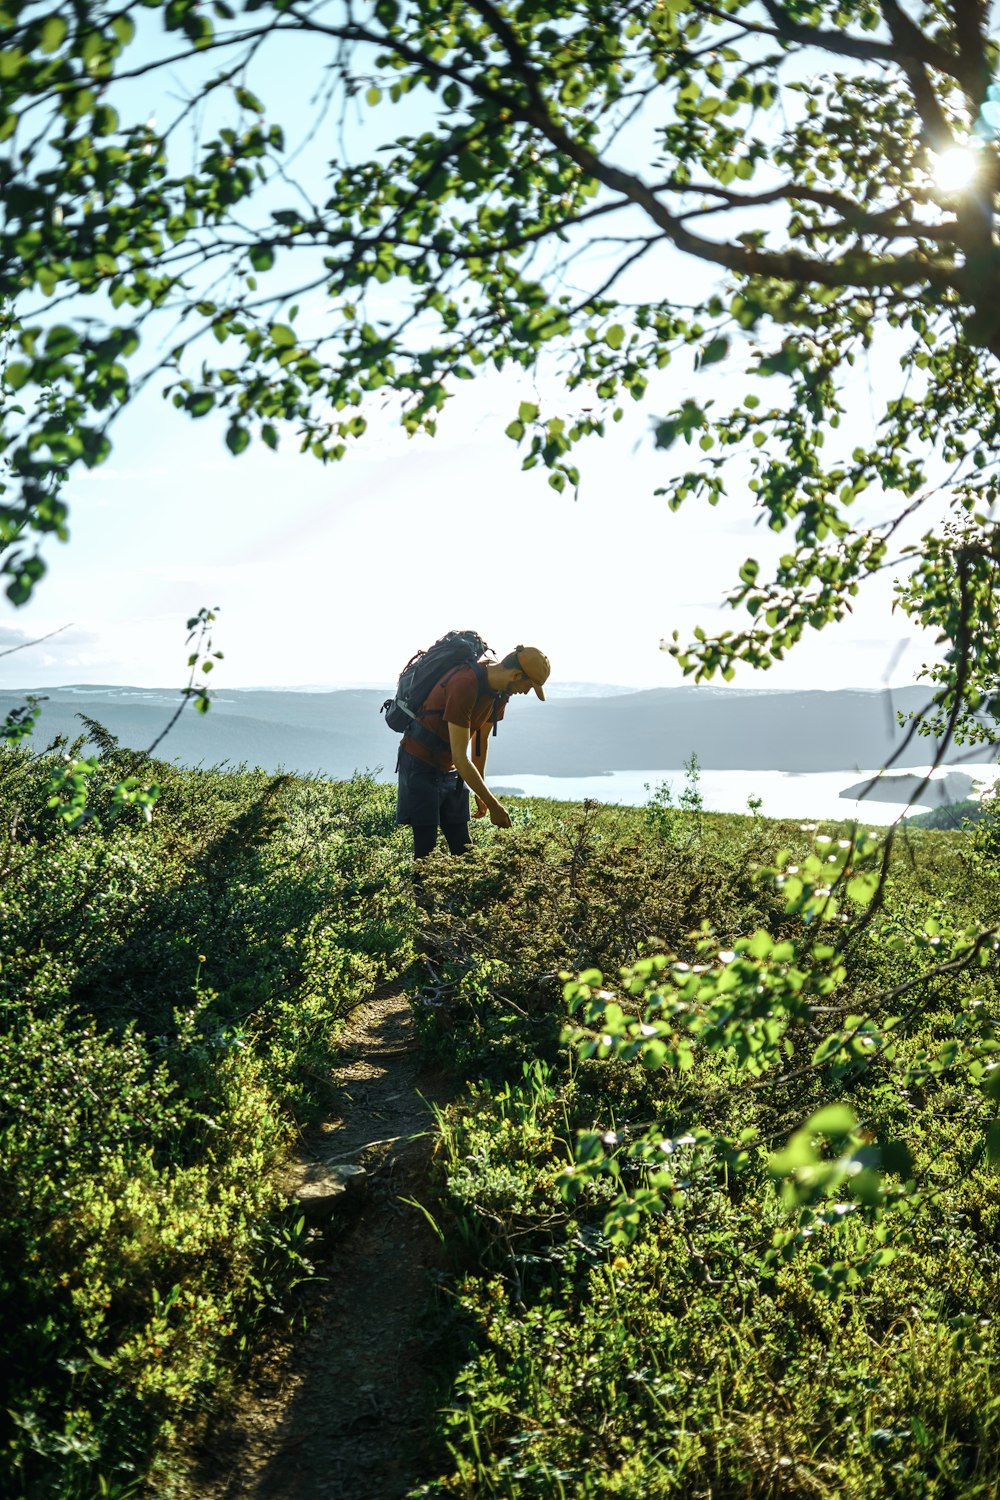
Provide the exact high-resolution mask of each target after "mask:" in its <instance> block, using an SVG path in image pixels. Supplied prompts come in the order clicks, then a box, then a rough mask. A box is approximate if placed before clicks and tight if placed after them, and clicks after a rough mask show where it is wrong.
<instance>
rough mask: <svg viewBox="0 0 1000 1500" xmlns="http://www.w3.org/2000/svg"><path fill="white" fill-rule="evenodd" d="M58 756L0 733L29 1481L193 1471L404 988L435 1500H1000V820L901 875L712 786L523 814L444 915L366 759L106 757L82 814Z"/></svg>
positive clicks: (951, 836) (82, 1488)
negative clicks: (307, 1162) (145, 794)
mask: <svg viewBox="0 0 1000 1500" xmlns="http://www.w3.org/2000/svg"><path fill="white" fill-rule="evenodd" d="M54 769H55V766H54V763H53V762H51V761H46V760H45V759H44V758H43V759H37V758H32V757H30V756H29V755H28V754H27V753H26V752H24V751H23V750H21V749H18V748H16V747H13V748H9V749H8V750H6V751H5V752H3V754H2V756H0V839H2V844H0V858H2V866H3V878H2V881H0V930H2V932H3V952H2V955H0V964H2V967H0V1003H2V1006H3V1036H2V1040H0V1070H2V1076H0V1098H2V1099H3V1100H4V1104H3V1106H2V1135H0V1152H2V1158H0V1185H2V1193H3V1210H4V1212H3V1220H2V1229H0V1235H2V1256H0V1265H2V1267H3V1269H2V1272H0V1299H2V1305H0V1326H2V1327H3V1329H4V1334H3V1338H4V1348H3V1351H2V1352H3V1361H2V1368H3V1370H4V1375H3V1382H4V1392H3V1398H4V1399H3V1407H4V1409H5V1411H6V1412H8V1413H9V1414H10V1415H9V1417H8V1418H7V1422H8V1430H7V1433H6V1435H5V1443H4V1458H3V1465H4V1477H3V1480H2V1486H0V1487H2V1488H3V1491H4V1493H11V1494H14V1495H19V1496H25V1497H28V1496H31V1497H40V1496H45V1497H46V1500H49V1497H64V1500H84V1497H87V1500H89V1497H91V1496H95V1495H108V1496H118V1497H124V1496H126V1495H129V1494H140V1493H143V1492H145V1491H146V1490H147V1489H148V1487H149V1486H150V1484H152V1485H153V1487H154V1488H155V1489H156V1490H157V1491H158V1492H162V1493H168V1492H169V1491H170V1488H171V1486H174V1489H175V1493H178V1494H183V1493H184V1484H185V1481H184V1479H183V1477H182V1476H183V1471H184V1459H183V1454H184V1452H185V1450H186V1449H187V1448H188V1447H189V1446H190V1443H191V1440H192V1437H196V1436H197V1434H198V1431H199V1425H200V1424H204V1423H205V1421H206V1413H209V1414H211V1413H212V1412H213V1411H216V1410H217V1409H218V1407H219V1404H220V1403H221V1402H224V1400H225V1397H226V1393H227V1390H230V1389H232V1387H233V1385H234V1381H235V1378H236V1377H237V1376H239V1377H240V1378H242V1376H243V1374H245V1371H246V1367H247V1364H248V1361H249V1360H250V1352H251V1348H252V1347H253V1346H256V1345H258V1344H259V1343H260V1342H261V1340H260V1337H259V1335H260V1333H261V1332H262V1331H263V1330H266V1329H267V1328H269V1327H276V1326H277V1327H281V1328H283V1329H286V1328H287V1327H288V1325H289V1322H290V1321H291V1322H293V1323H294V1321H295V1319H296V1318H299V1317H300V1316H301V1311H302V1306H303V1304H302V1301H301V1291H300V1290H297V1287H296V1284H297V1283H299V1282H301V1281H302V1280H303V1279H305V1278H308V1277H309V1276H310V1275H311V1273H312V1270H313V1265H314V1261H315V1255H316V1247H315V1246H314V1244H313V1243H312V1242H311V1241H310V1239H309V1236H308V1234H307V1233H306V1231H305V1229H304V1227H303V1224H302V1222H301V1220H300V1218H299V1217H298V1215H297V1212H296V1211H295V1210H293V1209H291V1208H290V1207H289V1206H288V1204H287V1202H286V1201H285V1199H284V1198H283V1197H282V1196H281V1194H280V1193H279V1191H278V1189H277V1188H276V1186H275V1177H274V1168H275V1167H276V1165H277V1164H278V1163H280V1162H281V1161H282V1159H283V1158H284V1157H285V1156H286V1155H287V1153H288V1151H289V1149H290V1145H291V1141H292V1137H293V1135H294V1132H295V1129H296V1127H302V1126H305V1125H308V1124H309V1122H310V1121H315V1120H317V1119H318V1118H320V1117H322V1116H323V1115H324V1114H328V1113H329V1112H330V1111H331V1110H332V1109H333V1108H335V1106H336V1102H337V1101H336V1100H334V1099H332V1098H331V1097H330V1090H329V1085H328V1083H327V1081H326V1080H327V1078H328V1075H329V1064H330V1061H331V1059H332V1057H333V1056H334V1055H335V1051H336V1046H337V1026H338V1021H339V1018H341V1017H342V1016H343V1015H344V1014H345V1013H346V1012H347V1011H348V1010H349V1009H350V1008H351V1007H352V1006H353V1005H354V1004H356V1003H357V1002H358V1001H359V1000H361V999H362V998H363V997H364V996H365V995H366V994H368V993H369V992H370V991H371V989H372V988H373V987H374V986H376V985H378V984H379V983H380V982H382V981H386V980H393V979H395V978H397V977H399V976H400V975H401V974H402V973H403V971H404V970H405V971H406V978H405V980H404V981H403V982H405V983H406V984H407V986H408V987H409V990H410V993H411V995H412V998H413V1002H414V1006H415V1010H416V1015H417V1022H418V1027H419V1033H420V1037H421V1041H422V1046H423V1049H424V1051H425V1054H426V1056H427V1058H428V1059H429V1060H430V1061H432V1062H433V1063H434V1064H435V1065H436V1066H438V1067H439V1068H441V1069H443V1070H444V1071H445V1072H446V1073H447V1075H448V1076H449V1078H450V1080H451V1094H452V1100H453V1102H452V1103H451V1104H450V1105H449V1106H448V1107H447V1108H446V1109H444V1110H443V1111H442V1113H441V1116H440V1141H439V1145H438V1149H437V1153H436V1158H435V1166H434V1168H433V1172H432V1179H431V1184H430V1187H429V1189H428V1191H427V1195H426V1198H425V1201H424V1207H425V1209H426V1212H427V1213H428V1214H429V1215H430V1216H431V1218H432V1219H433V1221H434V1223H435V1224H436V1226H437V1228H438V1230H439V1232H440V1235H441V1236H442V1238H443V1241H444V1245H445V1250H446V1259H447V1265H448V1268H449V1269H448V1271H447V1274H446V1277H445V1280H444V1282H443V1284H442V1286H441V1287H440V1288H438V1289H437V1290H436V1291H435V1290H434V1289H433V1288H432V1287H431V1286H428V1292H427V1295H428V1299H429V1300H430V1299H431V1298H432V1297H436V1298H437V1299H438V1307H437V1311H436V1313H435V1315H434V1316H435V1325H436V1327H437V1328H438V1329H440V1327H441V1326H442V1323H443V1325H444V1326H445V1328H446V1330H447V1338H446V1340H445V1345H446V1352H445V1356H444V1358H443V1359H442V1360H440V1361H439V1364H438V1367H437V1369H436V1371H435V1372H434V1378H435V1379H436V1380H437V1382H438V1401H437V1405H438V1409H439V1418H438V1428H437V1431H436V1432H434V1433H428V1434H427V1440H428V1446H427V1452H426V1466H425V1472H424V1474H423V1476H422V1479H421V1482H420V1483H419V1484H417V1485H416V1487H415V1488H414V1490H413V1494H414V1495H420V1496H423V1497H438V1500H443V1497H444V1496H463V1497H469V1500H471V1497H472V1496H476V1497H482V1496H496V1497H501V1496H502V1497H509V1500H515V1497H516V1500H522V1497H525V1500H526V1497H529V1496H530V1497H538V1500H543V1497H544V1500H548V1497H550V1496H556V1495H564V1496H574V1497H576V1496H580V1497H583V1496H616V1497H621V1496H634V1497H636V1500H639V1497H643V1500H645V1497H648V1496H661V1495H662V1496H685V1495H691V1494H696V1493H708V1492H711V1493H712V1494H713V1495H716V1496H734V1497H735V1496H744V1495H746V1496H751V1495H752V1496H770V1495H802V1496H806V1495H809V1496H812V1495H842V1494H851V1495H859V1496H864V1497H868V1496H871V1497H876V1496H878V1497H881V1496H907V1497H910V1496H913V1497H918V1496H919V1497H924V1496H928V1497H930V1496H953V1495H962V1496H974V1495H984V1496H985V1495H988V1494H991V1493H993V1490H994V1488H995V1457H994V1455H995V1452H996V1447H997V1440H998V1436H1000V1433H998V1427H1000V1388H998V1385H997V1376H996V1371H997V1369H998V1361H997V1354H998V1349H997V1330H996V1326H995V1320H994V1315H993V1310H994V1308H995V1306H996V1302H997V1293H998V1290H1000V1255H998V1251H997V1243H998V1234H997V1231H998V1228H1000V1177H998V1176H997V1174H996V1171H995V1169H994V1167H993V1165H992V1163H991V1154H990V1148H991V1146H995V1126H992V1125H991V1121H993V1119H994V1116H995V1113H996V1110H995V1106H994V1104H993V1103H992V1099H993V1098H994V1097H995V1094H996V1089H995V1088H994V1087H993V1078H994V1076H995V1074H994V1059H995V1057H996V1055H997V1051H998V1044H997V1041H996V1040H995V1033H996V1028H997V1026H998V1024H1000V1011H998V1004H997V992H996V978H995V958H994V952H995V942H994V938H993V936H992V934H993V931H994V929H995V926H996V923H997V921H998V916H1000V874H998V872H997V869H996V862H995V854H994V851H993V850H992V848H991V846H990V844H989V840H988V839H986V838H985V837H983V836H982V835H978V834H971V833H968V832H956V833H941V832H935V831H924V830H918V831H915V832H912V833H910V834H908V835H907V836H906V837H905V838H904V837H903V836H902V835H900V836H899V837H898V838H897V840H896V841H895V844H894V846H893V848H892V852H891V856H890V858H889V860H888V862H887V863H886V866H885V869H884V871H881V868H880V867H876V863H875V860H876V857H877V859H878V860H881V859H882V857H883V851H882V850H881V849H880V850H878V851H873V852H872V853H866V850H865V845H864V843H863V842H860V841H859V840H858V839H856V838H855V837H854V836H853V834H852V832H851V830H850V829H849V828H848V827H847V826H846V825H839V826H838V825H826V826H821V827H819V828H817V827H814V826H809V825H806V826H800V825H799V824H779V823H776V822H773V821H771V820H768V819H765V818H762V817H760V816H758V815H754V816H746V817H736V816H721V815H716V814H713V813H711V812H710V811H705V810H704V809H703V807H702V806H701V799H700V798H699V796H698V794H697V784H696V781H695V777H694V772H695V770H696V768H692V774H691V776H690V779H689V788H688V793H689V795H688V798H687V801H686V802H685V803H683V805H677V806H674V805H673V804H672V803H671V802H669V801H668V800H667V799H665V797H664V796H663V795H657V794H656V793H653V794H652V795H651V799H650V804H649V806H648V807H647V808H646V809H639V810H628V809H611V808H607V809H606V808H600V807H597V806H594V805H590V804H584V805H583V806H582V807H581V806H575V805H569V804H558V803H543V802H532V801H521V802H512V803H511V806H512V809H513V813H514V821H515V827H514V829H513V830H512V832H510V833H498V832H496V831H494V830H492V829H488V828H482V827H477V829H476V838H477V848H476V850H475V852H474V854H473V855H472V856H470V857H469V858H468V859H461V860H451V859H449V858H447V857H445V856H440V857H432V859H431V861H430V862H429V865H428V867H427V870H426V874H425V878H424V879H423V881H422V882H421V883H420V886H419V888H418V893H417V896H418V899H417V900H416V901H415V900H414V891H413V886H412V883H411V879H410V869H409V858H408V852H407V842H406V839H405V837H403V836H401V835H400V834H399V833H398V832H397V831H396V830H395V828H394V824H393V806H392V792H391V790H388V789H386V788H382V787H378V786H375V785H374V784H372V783H371V782H369V781H367V780H365V779H363V778H360V777H359V778H356V779H355V780H353V781H351V782H348V783H342V784H333V783H322V782H318V781H311V780H301V779H291V778H281V777H279V778H268V777H265V776H263V775H261V774H260V773H257V772H251V771H246V770H237V771H227V772H222V771H211V772H186V773H185V772H178V771H176V770H173V769H171V768H169V767H166V766H163V765H160V766H156V767H155V768H154V769H155V774H156V775H157V778H158V781H159V785H160V793H159V796H158V798H157V799H156V801H155V804H154V805H153V806H152V808H151V810H150V817H149V819H148V820H147V817H146V814H145V811H144V808H143V807H142V806H141V805H138V806H125V807H124V808H122V809H120V810H119V812H118V815H117V817H114V818H112V817H111V816H110V808H109V803H110V801H111V799H112V798H113V796H114V795H115V790H116V788H119V787H120V786H121V785H122V784H123V783H124V782H127V780H128V777H129V775H131V774H134V773H135V769H136V768H135V766H134V764H132V763H131V762H129V758H128V756H127V755H126V754H125V753H124V752H121V751H119V750H118V749H117V748H116V747H115V746H114V745H113V744H109V745H107V746H106V747H105V749H104V751H103V753H102V755H101V756H100V757H99V758H98V759H97V762H96V766H95V767H94V769H93V770H92V771H91V773H90V774H89V776H88V798H89V800H88V808H87V811H88V814H89V815H88V816H86V817H85V818H84V819H83V821H82V822H80V823H78V824H77V826H76V827H75V828H74V827H72V826H71V825H70V821H68V820H67V819H66V818H65V817H59V816H58V812H59V808H58V806H57V807H56V808H54V809H53V808H49V807H48V806H47V803H48V801H49V800H50V797H51V795H52V794H51V784H52V773H53V770H54ZM148 769H149V768H148V766H147V767H146V768H145V770H144V772H143V775H144V776H145V774H146V771H147V770H148ZM880 873H882V874H883V876H884V878H883V879H882V881H881V884H879V880H878V876H879V874H880ZM845 918H846V920H845ZM623 969H624V973H623V972H622V971H623ZM346 1243H347V1242H345V1247H346ZM345 1253H346V1249H345ZM435 1348H436V1349H438V1350H440V1349H441V1341H440V1339H438V1340H437V1341H436V1343H435ZM212 1419H213V1418H212V1416H211V1415H209V1417H208V1420H209V1421H211V1420H212Z"/></svg>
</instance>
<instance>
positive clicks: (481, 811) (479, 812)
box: [472, 797, 489, 818]
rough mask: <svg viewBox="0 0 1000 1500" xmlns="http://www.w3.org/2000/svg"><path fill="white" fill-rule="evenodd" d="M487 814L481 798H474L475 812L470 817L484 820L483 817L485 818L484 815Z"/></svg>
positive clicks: (486, 808)
mask: <svg viewBox="0 0 1000 1500" xmlns="http://www.w3.org/2000/svg"><path fill="white" fill-rule="evenodd" d="M488 812H489V808H488V807H487V806H486V803H485V802H484V801H483V799H482V797H477V798H476V810H475V812H474V813H473V814H472V816H473V817H474V818H485V816H486V814H487V813H488Z"/></svg>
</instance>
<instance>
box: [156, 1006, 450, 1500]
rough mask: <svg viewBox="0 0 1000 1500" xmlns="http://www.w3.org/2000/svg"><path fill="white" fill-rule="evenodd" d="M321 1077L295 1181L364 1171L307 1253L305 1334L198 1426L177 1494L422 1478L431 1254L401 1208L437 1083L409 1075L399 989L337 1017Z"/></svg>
mask: <svg viewBox="0 0 1000 1500" xmlns="http://www.w3.org/2000/svg"><path fill="white" fill-rule="evenodd" d="M333 1078H334V1082H335V1084H337V1085H338V1086H339V1088H340V1089H341V1090H342V1100H343V1103H342V1108H343V1111H344V1113H343V1118H341V1119H337V1120H334V1121H332V1122H330V1123H328V1124H326V1125H324V1126H322V1127H321V1128H320V1129H319V1130H318V1131H316V1132H314V1133H313V1134H312V1135H311V1136H310V1137H309V1139H308V1140H307V1141H306V1142H305V1143H304V1146H303V1148H302V1152H301V1165H300V1172H299V1176H300V1177H302V1176H306V1177H310V1176H317V1177H319V1178H322V1177H323V1176H324V1175H328V1174H326V1173H325V1164H331V1163H337V1164H340V1163H345V1162H347V1163H351V1164H353V1165H355V1166H356V1167H361V1168H363V1169H364V1175H363V1176H362V1174H360V1173H358V1174H355V1177H354V1180H353V1181H349V1182H348V1184H347V1187H348V1191H347V1192H346V1193H344V1198H343V1203H342V1205H341V1204H338V1206H337V1207H336V1209H335V1211H334V1212H333V1213H332V1214H331V1215H329V1217H328V1218H327V1219H326V1222H328V1223H329V1226H330V1227H329V1229H328V1230H326V1231H325V1237H326V1243H325V1245H324V1246H323V1247H322V1250H321V1253H320V1254H318V1255H317V1250H318V1249H319V1248H320V1247H318V1246H316V1245H314V1246H313V1247H312V1251H311V1258H313V1259H314V1260H316V1262H317V1264H316V1278H315V1281H314V1282H313V1283H311V1284H310V1285H309V1287H308V1288H307V1289H306V1292H305V1301H306V1315H307V1320H308V1321H307V1326H306V1327H305V1329H304V1330H302V1329H301V1328H299V1329H298V1330H297V1331H295V1332H293V1333H290V1334H289V1336H288V1337H287V1338H285V1339H283V1340H281V1341H279V1342H277V1343H276V1345H275V1347H274V1349H273V1350H272V1351H271V1353H270V1357H269V1358H267V1359H266V1361H264V1368H263V1369H262V1370H261V1371H258V1372H257V1374H256V1378H255V1379H254V1380H253V1382H252V1384H251V1385H250V1386H248V1388H247V1390H246V1391H245V1393H244V1395H243V1396H242V1397H241V1398H240V1399H239V1400H238V1402H237V1405H236V1408H235V1410H233V1411H232V1412H230V1413H229V1414H228V1416H225V1417H223V1418H222V1419H221V1420H220V1421H218V1422H217V1423H216V1424H215V1426H214V1427H211V1428H209V1429H208V1430H207V1431H206V1433H205V1434H204V1436H203V1438H202V1441H201V1444H200V1446H199V1450H198V1455H199V1468H198V1469H197V1470H196V1472H195V1474H194V1475H193V1477H192V1479H191V1480H190V1481H189V1487H188V1488H187V1489H186V1491H185V1492H184V1493H185V1500H401V1497H403V1496H404V1495H405V1494H406V1493H407V1491H408V1490H409V1489H410V1488H411V1487H412V1486H414V1485H416V1484H417V1483H419V1482H420V1481H421V1480H425V1479H427V1478H429V1477H430V1476H429V1475H428V1474H427V1472H426V1465H427V1458H426V1450H427V1435H428V1433H429V1431H430V1429H431V1426H432V1423H433V1407H434V1403H435V1397H436V1394H437V1392H436V1389H435V1387H434V1384H433V1367H434V1365H435V1363H436V1355H437V1345H438V1342H439V1340H438V1336H437V1334H436V1332H435V1327H434V1317H433V1310H432V1277H433V1274H434V1273H435V1271H438V1270H440V1268H441V1266H442V1251H441V1246H440V1244H439V1242H438V1239H437V1237H436V1236H435V1234H434V1232H433V1230H432V1229H431V1227H430V1225H429V1224H428V1222H427V1220H426V1218H425V1217H424V1215H423V1214H422V1213H421V1211H420V1210H419V1208H417V1207H414V1206H412V1205H411V1204H407V1203H406V1202H404V1201H402V1200H403V1199H406V1198H417V1199H419V1198H420V1197H421V1193H422V1185H423V1183H424V1181H425V1179H426V1174H427V1166H428V1161H429V1157H430V1152H431V1147H432V1141H433V1136H432V1134H431V1133H430V1132H431V1131H432V1127H433V1124H434V1120H433V1114H432V1110H431V1105H432V1104H435V1103H440V1102H441V1101H442V1097H443V1090H442V1085H441V1082H440V1080H439V1079H437V1078H435V1077H434V1076H433V1075H430V1074H428V1073H426V1072H425V1071H423V1069H422V1067H421V1060H420V1053H419V1050H418V1044H417V1038H416V1034H415V1028H414V1022H413V1014H412V1011H411V1009H410V1004H409V1001H408V1000H407V998H406V997H405V995H402V994H390V995H387V996H379V995H376V996H375V997H373V998H372V999H370V1000H368V1001H367V1002H365V1003H364V1004H362V1005H360V1006H359V1007H358V1008H357V1009H356V1010H355V1011H353V1012H352V1014H351V1016H350V1017H349V1018H348V1021H347V1025H346V1028H345V1031H344V1034H343V1056H342V1061H341V1063H340V1065H339V1066H338V1067H337V1068H336V1069H335V1070H334V1074H333ZM358 1188H360V1191H358ZM351 1189H355V1191H353V1192H352V1191H351ZM335 1190H336V1189H335ZM321 1211H322V1210H321Z"/></svg>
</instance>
